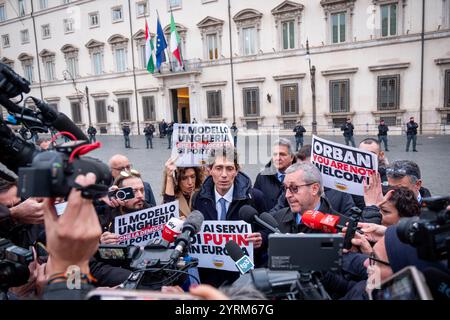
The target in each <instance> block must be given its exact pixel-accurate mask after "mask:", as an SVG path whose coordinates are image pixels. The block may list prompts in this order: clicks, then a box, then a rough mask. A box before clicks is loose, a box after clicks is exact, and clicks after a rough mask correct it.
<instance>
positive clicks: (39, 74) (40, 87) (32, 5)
mask: <svg viewBox="0 0 450 320" xmlns="http://www.w3.org/2000/svg"><path fill="white" fill-rule="evenodd" d="M31 20H32V21H33V33H34V48H35V50H36V62H37V69H38V78H39V91H40V93H41V100H44V94H43V91H42V79H41V66H40V64H39V49H38V43H37V34H36V21H35V18H34V3H33V0H31Z"/></svg>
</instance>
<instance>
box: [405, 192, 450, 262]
mask: <svg viewBox="0 0 450 320" xmlns="http://www.w3.org/2000/svg"><path fill="white" fill-rule="evenodd" d="M449 200H450V196H442V197H440V196H438V197H429V198H424V199H423V209H422V212H421V214H420V216H419V217H413V218H403V219H400V222H399V224H398V227H397V235H398V237H399V239H400V240H401V241H402V242H404V243H407V244H410V245H412V246H414V247H416V248H417V255H418V257H419V258H420V259H424V260H429V261H437V260H443V259H445V258H447V259H448V260H449V261H448V266H450V257H449V256H448V251H449V249H450V211H449V210H447V206H448V204H449Z"/></svg>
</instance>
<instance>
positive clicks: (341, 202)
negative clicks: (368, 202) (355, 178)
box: [270, 188, 355, 216]
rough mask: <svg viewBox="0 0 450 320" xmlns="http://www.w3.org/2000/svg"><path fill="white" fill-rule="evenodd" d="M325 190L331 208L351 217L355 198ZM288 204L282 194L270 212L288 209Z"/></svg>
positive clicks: (343, 193) (282, 193) (339, 192)
mask: <svg viewBox="0 0 450 320" xmlns="http://www.w3.org/2000/svg"><path fill="white" fill-rule="evenodd" d="M324 189H325V198H327V199H328V201H329V202H330V204H331V207H332V208H333V209H334V210H336V211H337V212H339V213H342V214H343V215H346V216H349V215H350V213H351V212H350V209H351V208H353V207H354V206H355V203H354V202H353V198H352V196H351V195H350V194H348V193H345V192H341V191H337V190H333V189H329V188H324ZM288 206H289V205H288V202H287V200H286V195H285V193H284V192H281V194H280V196H279V197H278V200H277V204H276V205H275V206H274V207H273V208H272V209H271V210H270V213H272V214H274V213H275V212H277V211H278V210H281V209H283V208H286V207H288Z"/></svg>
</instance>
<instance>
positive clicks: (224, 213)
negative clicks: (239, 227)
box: [219, 198, 227, 220]
mask: <svg viewBox="0 0 450 320" xmlns="http://www.w3.org/2000/svg"><path fill="white" fill-rule="evenodd" d="M219 203H220V220H226V218H227V207H226V203H227V200H225V199H224V198H220V199H219Z"/></svg>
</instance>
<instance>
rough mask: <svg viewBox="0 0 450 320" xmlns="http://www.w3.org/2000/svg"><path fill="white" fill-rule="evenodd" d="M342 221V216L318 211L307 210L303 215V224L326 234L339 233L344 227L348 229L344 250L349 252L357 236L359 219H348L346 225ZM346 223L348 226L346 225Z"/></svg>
mask: <svg viewBox="0 0 450 320" xmlns="http://www.w3.org/2000/svg"><path fill="white" fill-rule="evenodd" d="M352 209H355V208H352ZM356 209H358V208H356ZM358 210H359V209H358ZM341 220H342V219H341V216H338V215H334V214H325V213H322V212H320V211H317V210H306V211H305V212H304V213H303V214H302V223H303V224H304V225H306V226H308V227H309V228H311V229H314V230H321V231H322V232H325V233H337V232H339V231H341V230H342V229H343V228H344V227H347V231H346V232H345V238H344V243H343V248H344V249H347V250H348V249H350V248H351V247H352V239H353V237H354V236H355V232H356V230H357V228H358V221H359V219H358V218H355V217H353V216H351V217H347V219H346V221H345V222H344V224H343V223H342V222H341ZM345 223H347V224H346V225H345Z"/></svg>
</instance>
